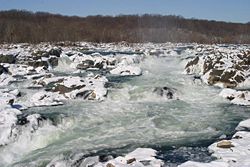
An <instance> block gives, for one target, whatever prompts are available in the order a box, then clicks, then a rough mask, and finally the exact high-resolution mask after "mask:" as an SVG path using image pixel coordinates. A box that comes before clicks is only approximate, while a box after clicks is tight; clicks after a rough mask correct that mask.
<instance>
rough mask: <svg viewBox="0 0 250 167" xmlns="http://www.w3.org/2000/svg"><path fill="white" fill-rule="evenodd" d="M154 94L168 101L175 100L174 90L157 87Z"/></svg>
mask: <svg viewBox="0 0 250 167" xmlns="http://www.w3.org/2000/svg"><path fill="white" fill-rule="evenodd" d="M153 92H154V93H156V94H157V95H159V96H161V97H166V98H168V99H173V96H174V90H173V89H170V88H168V87H156V88H155V89H154V90H153Z"/></svg>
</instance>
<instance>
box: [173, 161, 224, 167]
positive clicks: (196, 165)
mask: <svg viewBox="0 0 250 167" xmlns="http://www.w3.org/2000/svg"><path fill="white" fill-rule="evenodd" d="M178 167H229V164H228V163H226V162H220V161H212V162H210V163H201V162H193V161H188V162H185V163H183V164H181V165H179V166H178Z"/></svg>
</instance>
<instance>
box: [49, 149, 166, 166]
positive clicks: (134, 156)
mask: <svg viewBox="0 0 250 167" xmlns="http://www.w3.org/2000/svg"><path fill="white" fill-rule="evenodd" d="M155 156H156V151H155V150H153V149H151V148H137V149H136V150H134V151H133V152H131V153H129V154H127V155H126V156H125V157H122V156H118V157H116V158H114V159H111V160H108V161H107V162H100V160H99V157H98V156H96V157H87V158H82V157H84V155H80V156H79V155H78V156H73V157H75V158H74V159H72V158H71V159H67V158H65V157H63V156H58V157H56V158H54V159H53V160H52V161H51V162H50V163H49V164H48V165H47V166H46V167H52V166H53V167H64V166H65V167H67V166H72V165H73V164H74V165H75V164H76V163H77V164H78V165H79V166H94V167H129V166H133V167H144V166H148V167H161V166H163V164H164V163H163V162H162V161H161V160H159V159H156V158H155ZM110 158H111V157H110Z"/></svg>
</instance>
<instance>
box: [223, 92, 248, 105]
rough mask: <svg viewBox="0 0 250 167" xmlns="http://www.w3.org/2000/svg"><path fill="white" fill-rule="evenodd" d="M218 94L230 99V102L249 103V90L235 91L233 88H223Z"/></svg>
mask: <svg viewBox="0 0 250 167" xmlns="http://www.w3.org/2000/svg"><path fill="white" fill-rule="evenodd" d="M219 95H220V96H222V97H224V98H226V99H228V100H230V102H231V103H232V104H237V105H250V93H249V91H236V90H234V89H223V90H222V91H221V92H220V94H219Z"/></svg>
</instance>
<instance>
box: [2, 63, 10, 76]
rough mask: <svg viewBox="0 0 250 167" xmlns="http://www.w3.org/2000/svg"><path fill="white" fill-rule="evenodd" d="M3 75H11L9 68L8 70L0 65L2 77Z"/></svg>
mask: <svg viewBox="0 0 250 167" xmlns="http://www.w3.org/2000/svg"><path fill="white" fill-rule="evenodd" d="M1 74H9V70H8V68H6V67H4V66H2V65H0V75H1Z"/></svg>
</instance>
